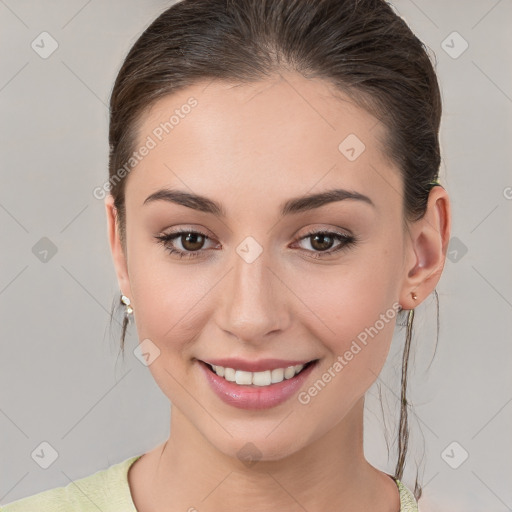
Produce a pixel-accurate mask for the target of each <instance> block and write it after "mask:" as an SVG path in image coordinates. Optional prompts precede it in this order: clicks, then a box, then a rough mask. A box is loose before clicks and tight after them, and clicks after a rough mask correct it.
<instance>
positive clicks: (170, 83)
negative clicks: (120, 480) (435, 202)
mask: <svg viewBox="0 0 512 512" xmlns="http://www.w3.org/2000/svg"><path fill="white" fill-rule="evenodd" d="M282 70H290V71H294V72H297V73H299V74H301V75H302V76H304V77H306V78H320V79H324V80H325V81H327V82H329V83H331V84H333V85H334V86H335V87H336V88H338V89H339V90H340V91H343V92H344V93H345V94H347V95H348V96H349V97H350V98H352V99H353V100H354V101H355V102H356V104H358V105H359V106H361V107H362V108H364V109H366V110H367V111H369V112H370V113H371V114H373V115H374V116H375V117H377V118H378V119H379V120H380V121H381V122H382V123H383V125H384V126H385V127H386V128H387V129H386V140H385V141H384V146H385V151H386V156H387V157H388V158H389V159H390V160H391V161H392V162H394V163H395V164H396V165H397V167H398V169H399V171H400V173H401V177H402V178H403V185H404V188H403V190H404V193H403V212H404V217H403V218H404V226H406V224H407V222H413V221H416V220H419V219H421V218H422V217H423V215H424V214H425V211H426V206H427V201H428V196H429V192H430V190H431V188H432V186H434V183H433V182H434V181H436V180H437V179H438V172H439V165H440V158H441V157H440V149H439V141H438V131H439V125H440V119H441V96H440V91H439V86H438V83H437V78H436V74H435V71H434V68H433V66H432V63H431V61H430V59H429V56H428V53H427V48H426V47H425V46H424V44H423V43H422V42H421V41H420V40H419V39H418V38H417V37H416V36H415V35H414V34H413V33H412V31H411V30H410V29H409V27H408V26H407V24H406V23H405V22H404V20H403V19H402V18H401V17H400V16H398V15H397V14H396V13H395V12H394V10H393V9H392V7H391V6H390V5H389V4H388V3H387V2H385V1H384V0H182V1H180V2H178V3H176V4H174V5H172V6H171V7H170V8H168V9H167V10H165V11H164V12H163V13H162V14H161V15H160V16H158V18H157V19H155V20H154V21H153V22H152V23H151V24H150V25H149V26H148V27H147V29H146V30H145V31H144V32H143V33H142V35H141V36H140V37H139V38H138V40H137V41H136V42H135V44H134V45H133V47H132V48H131V49H130V51H129V53H128V55H127V56H126V59H125V61H124V63H123V65H122V67H121V69H120V71H119V73H118V75H117V78H116V81H115V84H114V87H113V90H112V95H111V99H110V126H109V143H110V159H109V183H110V193H111V194H112V196H113V198H114V205H115V208H116V210H117V215H118V220H119V236H120V239H121V242H122V245H123V248H124V250H125V253H126V226H125V220H126V215H125V203H124V198H125V185H126V176H125V174H126V173H120V172H119V170H120V169H122V168H123V166H125V165H126V162H128V161H129V159H130V157H131V156H132V154H133V152H134V149H135V143H136V142H137V132H138V128H139V125H140V121H141V117H142V114H143V113H144V112H146V111H147V110H148V109H149V108H150V107H151V106H152V105H153V104H154V103H155V102H156V101H158V100H159V99H161V98H163V97H164V96H167V95H169V94H172V93H174V92H177V91H179V90H181V89H183V88H186V87H187V86H190V85H193V84H195V83H197V82H199V81H204V80H213V79H218V80H224V81H230V82H237V83H248V82H253V81H259V80H264V79H265V78H268V77H270V76H272V75H275V74H278V73H279V72H280V71H282ZM120 176H122V178H121V179H120ZM436 298H437V292H436ZM117 306H118V307H124V306H123V304H122V303H121V302H120V301H118V304H117ZM413 311H414V310H413ZM404 313H405V312H404ZM412 318H413V314H412V315H411V314H410V313H409V321H408V322H407V324H408V331H407V338H406V343H405V348H404V357H403V362H402V389H401V405H400V428H399V437H398V448H399V455H398V462H397V466H396V470H395V478H398V479H400V478H401V477H402V474H403V470H404V466H405V454H406V452H407V439H408V428H407V412H408V407H409V404H408V402H407V399H406V384H407V363H408V356H409V347H410V341H411V335H412ZM127 325H128V319H127V318H126V317H125V318H124V321H123V328H122V336H121V347H122V349H123V350H124V338H125V333H126V328H127ZM414 494H415V496H416V498H417V499H418V498H419V497H420V496H421V487H420V486H419V485H418V479H417V477H416V484H415V488H414Z"/></svg>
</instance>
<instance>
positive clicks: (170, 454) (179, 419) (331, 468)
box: [140, 399, 400, 512]
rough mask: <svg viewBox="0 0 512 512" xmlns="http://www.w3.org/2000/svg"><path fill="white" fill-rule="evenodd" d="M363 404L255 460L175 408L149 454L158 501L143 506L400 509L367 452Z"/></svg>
mask: <svg viewBox="0 0 512 512" xmlns="http://www.w3.org/2000/svg"><path fill="white" fill-rule="evenodd" d="M363 406H364V399H361V400H360V401H359V402H358V403H357V404H356V406H354V407H353V409H352V410H351V411H350V412H349V414H347V416H346V417H345V418H344V419H343V420H342V421H340V422H339V423H338V424H337V425H336V426H335V427H334V428H333V429H332V430H331V431H329V432H327V433H326V434H325V435H323V436H322V437H320V438H318V439H316V440H315V441H313V442H311V443H309V444H308V445H307V446H305V447H304V448H302V449H300V450H298V451H296V452H294V453H292V454H291V455H289V456H286V457H284V458H281V459H279V460H257V461H255V462H254V463H252V464H250V463H244V462H242V461H241V460H239V459H238V458H234V457H231V456H228V455H226V454H224V453H223V452H221V451H219V450H218V449H217V448H216V447H215V446H213V445H212V444H211V443H210V442H209V441H208V440H207V439H206V438H205V437H204V436H203V435H202V434H201V433H200V432H199V431H198V430H197V429H196V428H195V427H194V426H193V425H192V424H191V423H190V422H189V421H188V419H187V418H186V417H185V416H184V415H183V414H182V413H181V411H180V410H179V409H177V408H173V409H172V414H171V435H170V437H169V439H168V440H167V441H166V442H165V443H164V445H163V446H161V447H158V451H154V454H153V455H152V460H151V461H149V460H148V464H150V469H149V470H148V472H149V473H150V474H149V477H148V479H147V481H146V485H145V488H146V489H147V493H148V495H147V498H148V500H149V501H148V500H146V499H144V500H143V501H144V503H149V502H151V503H152V504H153V506H152V507H145V508H142V507H141V508H140V511H141V512H146V510H147V512H160V511H162V510H166V511H172V512H174V511H175V510H176V511H177V510H181V511H189V510H190V511H191V512H193V511H200V512H208V511H218V510H224V511H226V512H231V511H233V512H234V511H237V512H240V511H251V512H260V511H261V512H263V511H265V512H274V511H275V512H277V511H282V510H286V511H289V512H295V511H297V512H299V511H300V512H304V510H307V511H308V512H320V511H325V510H336V511H340V512H344V511H347V512H348V511H351V512H356V511H361V512H362V511H366V510H379V511H381V510H382V511H383V512H388V511H389V512H397V511H398V510H399V508H400V504H399V498H398V490H397V488H396V485H395V483H394V482H393V481H392V480H391V479H390V478H389V477H388V476H386V475H385V474H384V473H382V472H380V471H378V470H377V469H375V468H374V467H373V466H371V465H370V464H369V463H368V462H367V461H366V459H365V457H364V453H363ZM383 504H388V506H386V505H384V506H383Z"/></svg>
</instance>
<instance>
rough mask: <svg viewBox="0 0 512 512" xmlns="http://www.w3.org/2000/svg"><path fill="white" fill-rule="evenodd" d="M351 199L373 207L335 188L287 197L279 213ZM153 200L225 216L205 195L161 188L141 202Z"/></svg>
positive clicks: (356, 194) (352, 193)
mask: <svg viewBox="0 0 512 512" xmlns="http://www.w3.org/2000/svg"><path fill="white" fill-rule="evenodd" d="M346 199H353V200H357V201H361V202H364V203H367V204H369V205H370V206H372V207H374V208H375V204H374V203H373V201H372V200H371V199H370V198H369V197H368V196H365V195H364V194H360V193H359V192H355V191H350V190H344V189H341V188H336V189H332V190H327V191H325V192H320V193H317V194H308V195H305V196H301V197H295V198H292V199H289V200H288V201H286V202H285V203H283V204H282V205H281V211H280V215H281V217H284V216H285V215H289V214H296V213H301V212H305V211H309V210H313V209H315V208H320V207H321V206H324V205H326V204H329V203H333V202H336V201H344V200H346ZM155 201H167V202H170V203H174V204H178V205H181V206H186V207H187V208H192V209H194V210H198V211H200V212H204V213H210V214H212V215H215V216H216V217H220V218H225V217H226V210H225V209H224V208H223V206H222V205H221V204H220V203H217V202H215V201H213V200H211V199H208V198H207V197H204V196H200V195H196V194H191V193H189V192H184V191H182V190H175V189H169V188H163V189H161V190H157V191H156V192H153V193H152V194H151V195H149V196H148V197H147V198H146V200H145V201H144V203H143V206H144V205H146V204H149V203H152V202H155Z"/></svg>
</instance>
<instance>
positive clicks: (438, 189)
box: [400, 186, 451, 309]
mask: <svg viewBox="0 0 512 512" xmlns="http://www.w3.org/2000/svg"><path fill="white" fill-rule="evenodd" d="M450 232H451V208H450V199H449V196H448V193H447V192H446V190H445V189H444V188H443V187H442V186H435V187H432V189H431V190H430V194H429V198H428V203H427V210H426V212H425V215H424V216H423V218H422V219H420V220H418V221H416V222H414V223H412V224H409V227H408V235H407V239H406V244H405V251H406V254H405V262H406V266H405V270H406V272H407V275H406V276H405V277H404V280H403V283H402V289H401V292H400V304H401V305H402V307H403V309H414V308H415V307H416V306H418V305H419V304H420V303H421V302H422V301H423V300H425V298H426V297H428V295H430V294H431V293H432V292H433V291H434V289H435V287H436V286H437V283H438V282H439V279H440V277H441V274H442V272H443V268H444V264H445V261H446V252H447V249H448V242H449V241H450ZM412 293H415V294H416V295H417V299H416V300H414V299H413V298H412Z"/></svg>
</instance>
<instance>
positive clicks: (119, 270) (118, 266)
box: [105, 194, 133, 302]
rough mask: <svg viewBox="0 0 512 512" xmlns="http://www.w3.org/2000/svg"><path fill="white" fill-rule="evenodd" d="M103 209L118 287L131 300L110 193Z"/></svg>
mask: <svg viewBox="0 0 512 512" xmlns="http://www.w3.org/2000/svg"><path fill="white" fill-rule="evenodd" d="M105 210H106V214H107V231H108V240H109V243H110V250H111V252H112V259H113V260H114V267H115V270H116V274H117V282H118V283H119V289H120V290H121V293H122V294H124V295H126V296H127V297H129V298H130V300H132V294H131V289H130V279H129V276H128V265H127V262H126V256H125V254H124V251H123V248H122V245H121V240H120V237H119V221H118V217H117V209H116V207H115V206H114V198H113V197H112V195H111V194H108V195H107V196H106V197H105ZM132 302H133V301H132Z"/></svg>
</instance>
